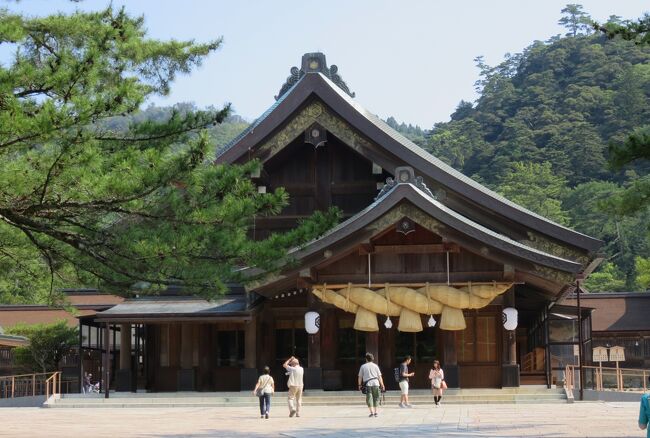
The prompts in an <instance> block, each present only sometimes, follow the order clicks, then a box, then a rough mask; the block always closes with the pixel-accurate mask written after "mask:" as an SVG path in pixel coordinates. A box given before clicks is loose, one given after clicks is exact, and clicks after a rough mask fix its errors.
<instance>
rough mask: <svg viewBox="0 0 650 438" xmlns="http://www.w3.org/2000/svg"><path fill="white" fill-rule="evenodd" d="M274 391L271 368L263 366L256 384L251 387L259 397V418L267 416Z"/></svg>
mask: <svg viewBox="0 0 650 438" xmlns="http://www.w3.org/2000/svg"><path fill="white" fill-rule="evenodd" d="M274 391H275V382H273V377H271V369H270V368H269V367H264V371H263V372H262V375H261V376H260V378H259V379H257V385H255V389H253V394H255V395H256V396H257V397H259V399H260V418H266V419H268V418H269V411H270V410H271V395H272V394H273V392H274Z"/></svg>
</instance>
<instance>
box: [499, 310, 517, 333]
mask: <svg viewBox="0 0 650 438" xmlns="http://www.w3.org/2000/svg"><path fill="white" fill-rule="evenodd" d="M517 313H518V312H517V309H515V308H514V307H506V308H505V309H503V313H502V315H503V328H504V329H506V330H515V329H516V328H517Z"/></svg>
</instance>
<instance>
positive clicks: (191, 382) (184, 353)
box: [176, 323, 196, 391]
mask: <svg viewBox="0 0 650 438" xmlns="http://www.w3.org/2000/svg"><path fill="white" fill-rule="evenodd" d="M180 329H181V330H180V331H181V333H180V335H181V336H180V341H181V342H180V343H181V345H180V369H179V370H178V373H177V380H176V388H177V389H178V390H179V391H194V390H195V375H194V347H195V345H196V344H195V343H194V339H193V336H192V335H193V334H194V330H193V326H192V324H188V323H182V324H180Z"/></svg>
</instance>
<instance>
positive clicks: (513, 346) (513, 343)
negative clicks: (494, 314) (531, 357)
mask: <svg viewBox="0 0 650 438" xmlns="http://www.w3.org/2000/svg"><path fill="white" fill-rule="evenodd" d="M506 303H507V304H508V306H509V307H514V308H516V307H515V288H514V286H513V287H512V288H511V289H510V291H508V295H507V296H506ZM508 364H510V365H517V330H510V331H509V332H508Z"/></svg>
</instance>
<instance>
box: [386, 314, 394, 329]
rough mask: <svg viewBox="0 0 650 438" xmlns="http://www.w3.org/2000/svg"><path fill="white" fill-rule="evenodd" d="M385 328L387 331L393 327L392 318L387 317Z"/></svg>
mask: <svg viewBox="0 0 650 438" xmlns="http://www.w3.org/2000/svg"><path fill="white" fill-rule="evenodd" d="M384 327H386V328H387V329H389V328H392V327H393V321H391V320H390V316H387V317H386V322H385V323H384Z"/></svg>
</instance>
